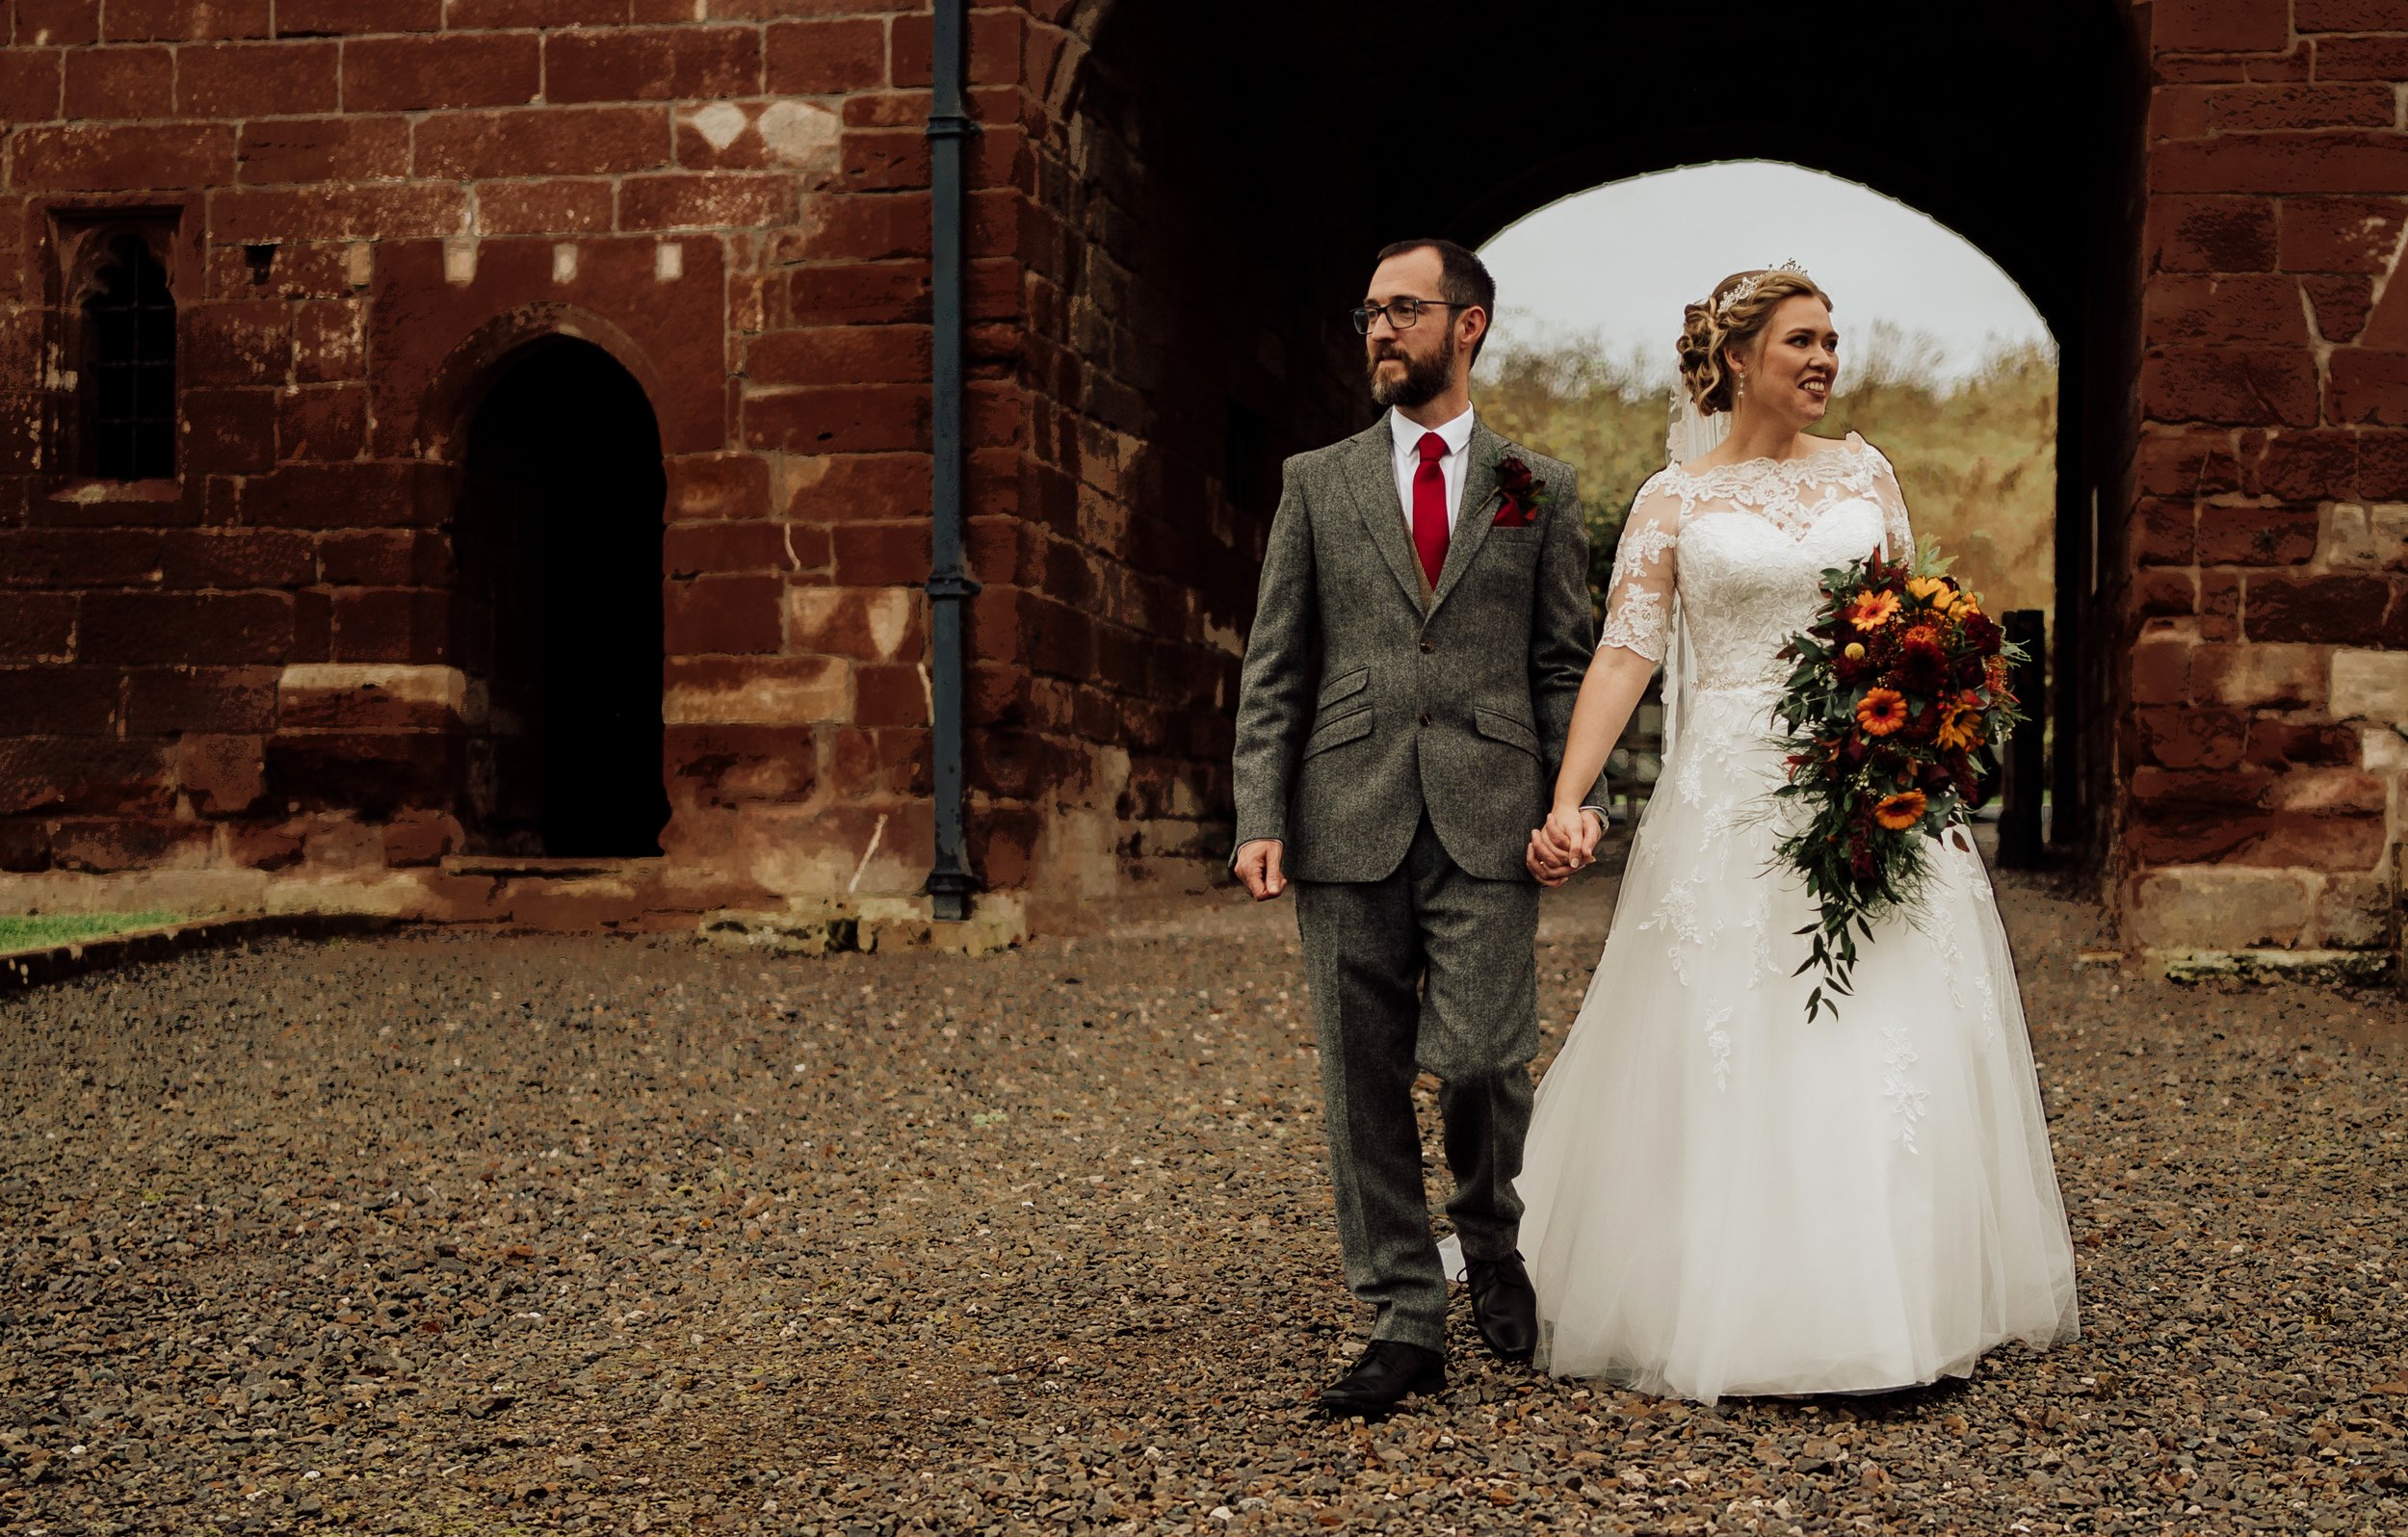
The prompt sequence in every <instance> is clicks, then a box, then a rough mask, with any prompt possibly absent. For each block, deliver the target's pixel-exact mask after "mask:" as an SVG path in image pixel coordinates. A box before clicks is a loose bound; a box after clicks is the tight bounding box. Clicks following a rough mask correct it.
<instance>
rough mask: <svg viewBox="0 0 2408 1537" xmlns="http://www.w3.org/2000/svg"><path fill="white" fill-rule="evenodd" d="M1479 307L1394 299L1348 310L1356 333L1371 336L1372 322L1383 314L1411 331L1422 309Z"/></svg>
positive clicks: (1440, 300) (1423, 300)
mask: <svg viewBox="0 0 2408 1537" xmlns="http://www.w3.org/2000/svg"><path fill="white" fill-rule="evenodd" d="M1478 308H1479V305H1477V304H1457V303H1454V302H1453V301H1451V300H1444V299H1392V300H1389V301H1388V302H1387V303H1385V304H1364V305H1361V306H1359V307H1358V308H1355V309H1352V310H1349V311H1348V316H1349V317H1350V318H1351V319H1352V320H1353V322H1354V334H1355V335H1357V336H1369V335H1370V334H1371V333H1372V322H1373V321H1374V320H1377V319H1378V318H1379V317H1380V316H1382V315H1385V316H1387V317H1388V324H1389V325H1390V326H1395V327H1396V328H1397V329H1398V330H1400V331H1409V330H1411V329H1412V328H1413V323H1414V322H1415V321H1417V320H1420V319H1421V318H1422V311H1424V310H1426V309H1478Z"/></svg>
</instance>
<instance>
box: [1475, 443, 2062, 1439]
mask: <svg viewBox="0 0 2408 1537" xmlns="http://www.w3.org/2000/svg"><path fill="white" fill-rule="evenodd" d="M1876 546H1884V547H1886V548H1888V549H1890V550H1893V551H1904V550H1907V549H1910V548H1911V547H1912V540H1911V535H1910V532H1909V529H1908V526H1907V520H1906V508H1905V503H1904V500H1903V498H1902V497H1901V496H1900V494H1899V491H1898V481H1897V477H1896V475H1895V473H1894V472H1893V471H1892V469H1891V467H1890V464H1889V461H1888V460H1886V459H1885V458H1883V457H1882V456H1881V455H1880V453H1879V452H1878V451H1877V450H1875V449H1873V448H1872V447H1871V446H1870V445H1868V444H1866V443H1865V442H1864V441H1863V440H1862V439H1861V438H1858V437H1857V436H1856V435H1855V434H1853V433H1851V434H1849V436H1848V438H1847V440H1846V442H1845V444H1837V443H1835V444H1833V445H1832V447H1831V448H1829V449H1828V450H1824V451H1821V452H1819V453H1817V454H1814V455H1812V456H1808V457H1804V458H1799V459H1792V460H1787V461H1776V460H1772V459H1755V460H1750V461H1747V462H1743V463H1740V464H1735V465H1730V466H1727V467H1724V468H1720V469H1714V470H1708V471H1704V472H1701V473H1690V472H1688V471H1686V470H1683V469H1681V468H1679V467H1677V466H1676V467H1673V468H1669V469H1666V470H1664V471H1662V473H1660V474H1658V475H1656V476H1655V477H1653V478H1652V479H1650V480H1649V481H1648V482H1647V483H1646V485H1645V486H1644V487H1643V488H1641V490H1640V492H1639V495H1638V498H1637V500H1636V503H1635V505H1634V506H1633V508H1632V512H1631V516H1630V520H1629V522H1628V523H1627V524H1626V525H1625V527H1624V530H1623V534H1622V540H1621V544H1620V546H1619V555H1618V557H1617V560H1616V563H1615V567H1614V583H1613V586H1612V588H1611V590H1610V593H1609V594H1608V613H1607V620H1606V627H1605V638H1604V642H1603V643H1604V644H1606V645H1619V646H1625V647H1628V648H1629V649H1631V650H1633V651H1636V652H1638V653H1640V654H1641V655H1643V656H1645V657H1648V658H1649V659H1651V660H1657V661H1661V660H1662V659H1663V657H1664V654H1665V651H1666V649H1667V642H1668V641H1669V640H1671V639H1672V638H1673V632H1674V627H1675V624H1676V611H1675V608H1674V599H1675V596H1676V595H1677V597H1678V600H1679V602H1678V610H1677V615H1678V618H1677V623H1678V624H1679V626H1680V627H1681V628H1682V629H1683V630H1685V632H1686V633H1685V636H1684V637H1683V638H1682V642H1681V643H1682V645H1683V646H1684V647H1686V648H1687V650H1688V655H1689V657H1690V658H1691V660H1692V662H1693V666H1694V680H1693V682H1688V683H1686V684H1685V686H1684V687H1683V689H1682V696H1683V697H1682V700H1681V707H1682V708H1681V718H1680V720H1679V722H1678V728H1677V736H1676V739H1675V740H1674V741H1673V742H1671V743H1670V744H1669V747H1668V752H1667V756H1666V761H1665V763H1664V765H1663V771H1662V777H1661V779H1660V780H1659V781H1658V783H1657V786H1656V791H1655V795H1654V797H1653V798H1652V799H1651V800H1650V801H1649V802H1648V804H1647V810H1646V813H1645V815H1644V816H1643V817H1642V818H1641V819H1640V821H1639V826H1638V831H1637V834H1636V839H1635V841H1634V842H1633V844H1632V847H1631V853H1630V859H1629V863H1628V865H1627V867H1626V869H1625V871H1624V873H1623V877H1622V889H1621V895H1620V899H1619V900H1618V902H1617V904H1616V906H1615V909H1614V915H1613V925H1612V929H1611V932H1610V934H1609V936H1608V938H1607V940H1606V948H1605V952H1604V954H1603V955H1602V956H1601V957H1600V958H1599V960H1598V963H1597V972H1596V975H1595V977H1593V978H1592V979H1591V981H1590V983H1589V988H1588V993H1587V997H1586V999H1585V1000H1584V1003H1582V1006H1581V1012H1580V1016H1579V1018H1578V1020H1577V1021H1576V1022H1575V1023H1574V1024H1573V1026H1572V1029H1571V1033H1570V1036H1569V1037H1568V1039H1567V1040H1566V1041H1565V1043H1564V1046H1563V1050H1562V1051H1561V1053H1560V1054H1558V1055H1557V1057H1556V1059H1555V1063H1554V1065H1553V1066H1552V1067H1551V1068H1550V1069H1549V1071H1548V1073H1547V1076H1546V1079H1545V1081H1543V1082H1542V1083H1541V1084H1540V1085H1539V1088H1538V1099H1537V1106H1536V1109H1535V1111H1534V1118H1533V1121H1532V1124H1531V1133H1530V1137H1529V1141H1528V1144H1527V1148H1526V1157H1525V1163H1524V1173H1523V1174H1522V1177H1521V1178H1520V1180H1519V1181H1518V1182H1517V1188H1518V1189H1519V1190H1520V1192H1521V1194H1522V1196H1523V1198H1524V1200H1525V1201H1526V1203H1527V1205H1528V1210H1527V1211H1526V1213H1525V1215H1524V1216H1523V1218H1522V1229H1521V1245H1522V1253H1523V1254H1524V1256H1525V1257H1526V1259H1527V1260H1528V1262H1529V1264H1530V1270H1531V1280H1532V1283H1533V1284H1534V1285H1535V1287H1536V1289H1537V1291H1538V1312H1539V1331H1540V1344H1539V1353H1538V1363H1539V1365H1540V1366H1541V1367H1542V1368H1544V1369H1546V1370H1549V1371H1551V1372H1554V1373H1555V1374H1557V1375H1558V1376H1567V1377H1597V1378H1604V1379H1607V1380H1609V1381H1610V1382H1613V1383H1615V1384H1618V1385H1620V1386H1624V1387H1630V1388H1636V1389H1638V1390H1640V1391H1642V1392H1646V1393H1651V1394H1667V1395H1673V1396H1679V1397H1685V1398H1695V1399H1701V1400H1705V1401H1707V1402H1712V1401H1713V1400H1714V1399H1715V1398H1716V1397H1717V1396H1719V1395H1721V1394H1808V1393H1859V1392H1873V1391H1879V1390H1882V1389H1887V1388H1895V1387H1901V1386H1906V1385H1910V1384H1918V1383H1926V1382H1931V1381H1934V1380H1936V1379H1937V1378H1940V1377H1942V1376H1950V1375H1965V1374H1967V1373H1970V1372H1971V1371H1972V1369H1973V1367H1974V1362H1975V1359H1976V1357H1977V1356H1979V1355H1980V1354H1981V1353H1982V1352H1983V1351H1984V1350H1987V1349H1989V1348H1990V1347H1991V1346H1993V1345H1996V1344H1998V1343H2000V1342H2002V1341H2006V1340H2021V1341H2025V1342H2028V1343H2031V1344H2035V1345H2038V1344H2046V1343H2049V1342H2055V1341H2060V1340H2068V1339H2071V1338H2073V1337H2074V1334H2075V1331H2076V1322H2075V1303H2074V1264H2073V1248H2072V1244H2071V1242H2070V1241H2069V1237H2068V1234H2067V1230H2066V1222H2065V1211H2064V1207H2063V1204H2062V1202H2061V1201H2060V1199H2059V1197H2058V1194H2057V1187H2056V1175H2055V1168H2054V1167H2053V1165H2052V1163H2051V1161H2050V1155H2049V1140H2048V1130H2047V1127H2046V1125H2045V1124H2044V1122H2043V1119H2042V1115H2041V1107H2040V1093H2039V1087H2038V1084H2037V1082H2036V1081H2035V1079H2034V1076H2033V1068H2032V1057H2031V1045H2030V1041H2029V1038H2028V1035H2027V1034H2026V1032H2025V1029H2024V1017H2023V1009H2022V1004H2021V1001H2020V999H2019V997H2018V994H2017V991H2016V985H2015V971H2014V962H2013V959H2012V957H2011V956H2010V955H2009V954H2008V951H2007V946H2006V936H2005V932H2004V930H2003V929H2002V927H2001V926H2000V923H1999V915H1998V910H1997V907H1996V905H1995V902H1994V900H1993V899H1992V896H1991V893H1990V886H1989V881H1988V878H1987V876H1986V874H1985V873H1984V872H1983V869H1982V866H1981V861H1980V858H1979V856H1978V855H1976V853H1975V852H1974V851H1973V849H1972V847H1971V846H1970V844H1968V843H1962V842H1953V841H1952V842H1951V844H1950V845H1949V846H1947V847H1934V849H1933V853H1934V856H1935V864H1936V865H1937V867H1938V878H1937V879H1936V880H1935V881H1934V882H1933V883H1932V886H1931V889H1930V894H1929V899H1928V901H1927V903H1926V905H1925V907H1924V910H1923V911H1921V912H1919V913H1917V914H1915V915H1914V916H1912V917H1911V919H1910V918H1909V917H1907V916H1904V915H1898V916H1894V917H1892V918H1891V919H1889V920H1888V921H1886V922H1883V923H1879V924H1876V925H1875V927H1874V934H1875V937H1874V939H1873V940H1872V941H1871V943H1870V944H1865V943H1863V942H1862V941H1860V942H1859V943H1860V956H1861V958H1860V960H1859V962H1858V964H1857V966H1856V969H1855V976H1854V984H1853V985H1854V988H1855V993H1854V996H1853V997H1852V998H1844V999H1842V1000H1840V1007H1839V1012H1838V1014H1837V1015H1836V1017H1835V1016H1833V1015H1831V1014H1828V1013H1825V1014H1822V1015H1820V1016H1819V1017H1818V1018H1817V1019H1816V1020H1815V1021H1813V1022H1812V1023H1809V1022H1808V1021H1807V1018H1806V1007H1805V1004H1806V994H1807V991H1808V989H1809V988H1810V987H1811V986H1812V985H1813V983H1814V975H1813V974H1812V973H1809V974H1808V975H1806V976H1803V977H1793V976H1792V975H1791V973H1792V972H1793V971H1794V970H1795V969H1796V967H1797V965H1798V963H1799V962H1800V961H1801V960H1803V959H1804V958H1805V955H1806V946H1807V940H1806V939H1805V938H1804V937H1801V936H1799V935H1797V934H1796V933H1795V932H1794V931H1795V930H1796V929H1798V928H1800V927H1802V926H1804V925H1807V924H1808V923H1810V922H1812V921H1813V919H1814V907H1813V904H1812V902H1811V901H1810V900H1809V899H1808V898H1807V896H1806V893H1805V890H1804V887H1803V885H1802V883H1801V882H1800V881H1799V880H1798V879H1797V878H1796V877H1795V876H1793V875H1792V874H1790V873H1787V872H1786V871H1775V870H1774V869H1773V858H1772V852H1773V844H1774V841H1775V839H1776V838H1777V837H1778V836H1779V834H1778V831H1777V824H1776V821H1775V814H1774V813H1773V812H1772V811H1771V809H1770V807H1771V802H1770V801H1769V799H1768V792H1769V791H1770V790H1771V789H1772V788H1773V787H1774V786H1775V785H1777V784H1778V783H1779V782H1780V780H1781V775H1782V763H1781V757H1780V754H1779V753H1778V752H1777V751H1776V750H1775V749H1774V748H1773V747H1772V746H1771V745H1769V742H1768V740H1767V739H1768V737H1769V734H1770V732H1771V731H1772V729H1773V727H1772V718H1771V712H1770V706H1771V705H1772V703H1773V701H1774V700H1775V699H1776V698H1777V697H1778V696H1779V693H1780V690H1781V686H1782V684H1783V683H1784V681H1785V680H1786V679H1787V676H1788V672H1789V665H1788V664H1786V663H1783V662H1781V661H1779V660H1778V659H1777V658H1776V657H1775V655H1774V653H1775V652H1776V651H1777V650H1778V649H1779V648H1780V646H1781V644H1782V642H1783V641H1784V640H1785V639H1786V638H1788V637H1789V636H1791V635H1792V634H1794V633H1795V632H1797V631H1800V630H1802V629H1804V628H1805V627H1806V626H1807V625H1808V624H1809V623H1811V622H1812V620H1813V615H1814V612H1815V610H1816V609H1817V607H1818V605H1819V577H1820V573H1821V572H1822V571H1823V570H1824V568H1826V567H1831V566H1841V565H1845V564H1846V563H1848V562H1849V561H1850V560H1856V559H1859V558H1861V557H1863V556H1865V555H1867V554H1869V553H1871V551H1872V550H1873V549H1874V548H1875V547H1876ZM2030 729H2037V728H2036V727H2033V728H2030ZM1962 837H1963V835H1962V834H1961V833H1958V834H1956V835H1954V838H1955V839H1956V840H1961V839H1962Z"/></svg>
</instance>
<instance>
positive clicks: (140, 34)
mask: <svg viewBox="0 0 2408 1537" xmlns="http://www.w3.org/2000/svg"><path fill="white" fill-rule="evenodd" d="M99 9H100V30H101V40H103V41H104V42H146V41H151V40H154V39H156V40H160V41H166V42H184V41H188V40H192V39H201V38H264V37H267V36H268V35H269V34H270V32H271V31H272V30H273V29H272V28H271V26H270V24H269V13H270V10H271V6H270V3H269V0H107V4H105V5H103V6H101V7H100V8H99ZM160 99H161V100H163V101H164V100H166V99H167V98H166V97H161V98H160Z"/></svg>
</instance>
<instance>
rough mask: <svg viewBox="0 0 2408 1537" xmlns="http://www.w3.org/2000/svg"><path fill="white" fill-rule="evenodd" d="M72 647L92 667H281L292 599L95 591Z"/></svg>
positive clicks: (258, 594)
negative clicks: (111, 664) (122, 664)
mask: <svg viewBox="0 0 2408 1537" xmlns="http://www.w3.org/2000/svg"><path fill="white" fill-rule="evenodd" d="M78 642H79V643H78V647H77V649H78V650H79V651H80V653H81V654H82V655H83V657H84V658H85V659H86V660H89V661H92V662H129V663H146V662H150V663H180V664H201V665H208V664H219V665H225V664H242V663H268V662H282V661H284V660H285V659H286V657H287V655H288V654H289V653H290V651H291V650H292V643H293V600H292V597H291V596H290V595H289V594H287V593H281V592H213V593H191V592H94V593H91V594H89V595H88V596H87V597H86V598H85V599H84V609H83V620H82V625H81V630H80V634H79V636H78Z"/></svg>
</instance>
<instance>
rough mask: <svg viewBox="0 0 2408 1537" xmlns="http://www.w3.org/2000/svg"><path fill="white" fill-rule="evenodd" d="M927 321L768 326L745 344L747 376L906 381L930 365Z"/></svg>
mask: <svg viewBox="0 0 2408 1537" xmlns="http://www.w3.org/2000/svg"><path fill="white" fill-rule="evenodd" d="M930 346H931V339H930V332H929V328H928V327H927V326H813V327H811V328H810V329H807V330H795V331H772V332H770V333H768V334H767V335H762V336H756V337H753V338H752V339H751V340H750V342H749V344H748V345H747V346H746V350H745V376H746V378H748V379H750V380H751V381H752V382H753V383H755V384H887V383H892V384H904V383H916V382H922V381H925V380H926V379H927V378H929V368H930V366H931V365H930V361H929V348H930Z"/></svg>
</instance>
